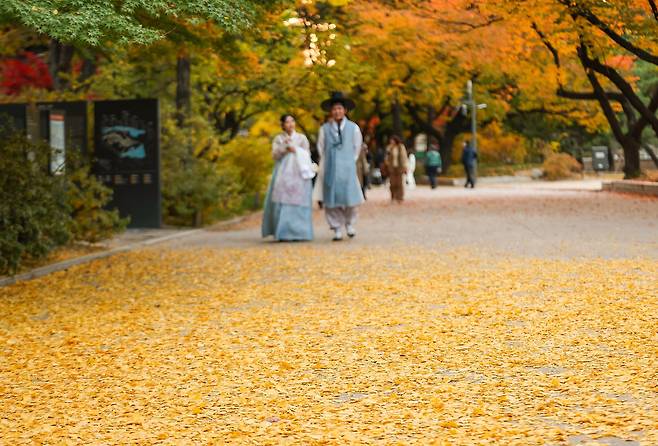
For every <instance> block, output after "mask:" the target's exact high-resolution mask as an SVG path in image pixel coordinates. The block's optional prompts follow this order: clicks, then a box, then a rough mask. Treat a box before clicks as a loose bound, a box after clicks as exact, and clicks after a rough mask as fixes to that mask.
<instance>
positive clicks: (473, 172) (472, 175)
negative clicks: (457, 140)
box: [462, 141, 478, 188]
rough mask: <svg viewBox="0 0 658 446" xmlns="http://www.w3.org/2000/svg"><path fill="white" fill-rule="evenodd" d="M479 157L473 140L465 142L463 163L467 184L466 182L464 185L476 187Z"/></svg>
mask: <svg viewBox="0 0 658 446" xmlns="http://www.w3.org/2000/svg"><path fill="white" fill-rule="evenodd" d="M477 159H478V154H477V152H476V151H475V148H474V147H473V144H472V142H470V141H469V142H464V150H463V151H462V164H463V165H464V172H466V184H464V187H469V186H470V187H471V188H474V187H475V179H476V176H477Z"/></svg>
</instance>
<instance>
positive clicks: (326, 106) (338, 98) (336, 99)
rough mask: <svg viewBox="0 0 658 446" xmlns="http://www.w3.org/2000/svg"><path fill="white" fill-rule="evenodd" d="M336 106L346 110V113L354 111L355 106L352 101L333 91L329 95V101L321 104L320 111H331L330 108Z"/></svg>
mask: <svg viewBox="0 0 658 446" xmlns="http://www.w3.org/2000/svg"><path fill="white" fill-rule="evenodd" d="M336 104H342V105H343V107H345V108H346V109H347V111H350V110H354V109H355V108H356V104H355V103H354V101H353V100H351V99H350V98H348V97H347V96H345V94H343V93H342V92H340V91H334V92H332V93H331V97H330V98H329V99H327V100H326V101H323V102H322V110H324V111H331V107H333V106H334V105H336Z"/></svg>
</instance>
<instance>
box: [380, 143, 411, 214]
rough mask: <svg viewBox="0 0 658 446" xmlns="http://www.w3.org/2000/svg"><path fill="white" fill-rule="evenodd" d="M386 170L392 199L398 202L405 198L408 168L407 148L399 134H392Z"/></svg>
mask: <svg viewBox="0 0 658 446" xmlns="http://www.w3.org/2000/svg"><path fill="white" fill-rule="evenodd" d="M385 164H386V171H387V173H388V179H389V182H390V187H391V200H393V201H397V202H398V203H400V202H402V201H403V200H404V175H405V174H406V173H407V169H408V157H407V148H406V147H405V146H404V144H402V139H400V137H399V136H391V142H390V144H389V145H388V147H387V148H386V161H385Z"/></svg>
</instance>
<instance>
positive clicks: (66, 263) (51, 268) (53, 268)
mask: <svg viewBox="0 0 658 446" xmlns="http://www.w3.org/2000/svg"><path fill="white" fill-rule="evenodd" d="M201 231H203V229H191V230H189V231H183V232H179V233H175V234H169V235H165V236H163V237H158V238H154V239H150V240H143V241H141V242H135V243H131V244H129V245H125V246H119V247H117V248H112V249H108V250H107V251H101V252H97V253H94V254H88V255H86V256H81V257H75V258H73V259H68V260H63V261H61V262H57V263H52V264H50V265H46V266H42V267H40V268H36V269H33V270H31V271H28V272H26V273H22V274H17V275H15V276H11V277H4V278H2V279H0V287H4V286H7V285H12V284H14V283H17V282H24V281H26V280H32V279H36V278H38V277H43V276H46V275H48V274H51V273H54V272H57V271H63V270H65V269H68V268H70V267H72V266H76V265H81V264H83V263H87V262H91V261H93V260H98V259H104V258H106V257H111V256H113V255H115V254H120V253H122V252H128V251H133V250H135V249H139V248H145V247H147V246H151V245H155V244H158V243H163V242H166V241H169V240H173V239H178V238H183V237H188V236H190V235H193V234H197V233H199V232H201Z"/></svg>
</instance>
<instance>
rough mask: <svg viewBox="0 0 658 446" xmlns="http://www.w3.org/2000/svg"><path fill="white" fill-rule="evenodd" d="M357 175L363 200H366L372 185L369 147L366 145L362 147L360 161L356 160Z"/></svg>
mask: <svg viewBox="0 0 658 446" xmlns="http://www.w3.org/2000/svg"><path fill="white" fill-rule="evenodd" d="M356 174H357V176H358V178H359V183H360V184H361V192H362V193H363V198H364V199H367V198H366V189H368V186H369V184H370V161H368V146H367V145H366V144H365V143H364V144H362V145H361V153H360V154H359V159H357V160H356Z"/></svg>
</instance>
